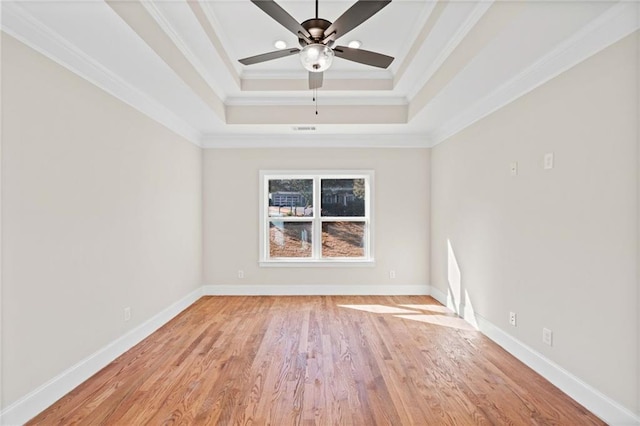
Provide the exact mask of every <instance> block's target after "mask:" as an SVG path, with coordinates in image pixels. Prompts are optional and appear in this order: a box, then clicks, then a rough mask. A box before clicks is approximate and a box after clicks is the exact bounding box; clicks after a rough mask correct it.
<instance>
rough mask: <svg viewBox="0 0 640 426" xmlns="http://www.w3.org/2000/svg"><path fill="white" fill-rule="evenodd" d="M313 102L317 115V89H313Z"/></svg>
mask: <svg viewBox="0 0 640 426" xmlns="http://www.w3.org/2000/svg"><path fill="white" fill-rule="evenodd" d="M312 93H313V102H315V104H316V115H318V89H313V92H312Z"/></svg>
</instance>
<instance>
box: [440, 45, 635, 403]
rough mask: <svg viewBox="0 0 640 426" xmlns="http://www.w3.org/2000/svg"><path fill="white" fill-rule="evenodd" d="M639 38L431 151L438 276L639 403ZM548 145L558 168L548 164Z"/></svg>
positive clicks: (518, 334)
mask: <svg viewBox="0 0 640 426" xmlns="http://www.w3.org/2000/svg"><path fill="white" fill-rule="evenodd" d="M635 43H637V39H636V38H635V36H632V37H628V38H627V39H625V40H623V41H621V42H619V43H617V44H615V45H614V46H612V47H610V48H608V49H606V50H605V51H603V52H601V53H599V54H597V55H596V56H594V57H592V58H590V59H588V60H587V61H585V62H583V63H582V64H580V65H578V66H576V67H575V68H573V69H571V70H569V71H567V72H566V73H564V74H562V75H560V76H559V77H557V78H555V79H553V80H552V81H550V82H548V83H547V84H545V85H543V86H541V87H540V88H538V89H536V90H534V91H533V92H531V93H530V94H528V95H526V96H524V97H523V98H521V99H519V100H517V101H515V102H514V103H512V104H510V105H508V106H507V107H505V108H503V109H501V110H499V111H498V112H496V113H494V114H492V115H491V116H489V117H487V118H485V119H483V120H481V121H480V122H478V123H477V124H476V125H474V126H472V127H470V128H468V129H466V130H465V131H464V132H462V133H461V134H459V135H457V136H455V137H453V138H451V139H450V140H448V141H446V142H444V143H442V144H440V145H438V146H437V147H435V148H434V149H433V150H432V163H431V166H432V176H431V178H432V186H431V191H432V221H431V232H432V241H431V252H432V258H431V259H432V261H431V285H432V286H435V287H436V288H437V289H439V290H440V291H442V292H445V293H446V292H447V291H452V292H453V293H454V295H455V296H456V298H457V299H458V301H460V299H462V300H461V301H462V304H464V305H466V307H467V308H469V305H472V308H473V310H474V311H475V312H476V314H478V315H480V316H481V317H483V318H485V319H487V320H489V321H490V322H491V323H493V324H495V325H497V326H499V327H500V328H502V329H503V330H504V331H506V332H507V333H509V334H511V335H512V336H513V337H515V338H516V339H518V340H520V341H521V342H523V343H524V344H526V345H528V346H529V347H531V348H533V349H534V350H536V351H538V352H540V353H541V354H543V355H544V356H545V357H547V358H548V359H550V360H552V361H553V362H555V363H557V364H558V365H560V366H561V367H562V368H564V369H566V370H568V371H569V372H570V373H572V374H574V375H576V376H577V377H579V378H581V379H582V380H584V381H585V382H586V383H588V384H589V385H591V386H594V387H595V388H596V389H598V390H600V391H601V392H603V393H604V394H605V395H607V396H609V397H611V398H613V399H614V400H616V401H618V402H619V403H621V404H622V405H624V406H625V407H627V408H629V409H630V410H635V412H638V408H639V407H638V405H637V403H638V397H639V395H638V388H637V386H638V382H637V378H638V374H639V370H638V354H637V351H638V339H639V337H638V336H639V335H640V329H639V328H638V318H637V315H638V310H639V306H638V296H637V292H638V288H637V286H638V279H637V275H636V274H637V271H636V268H637V264H636V262H637V259H638V257H637V256H638V253H637V250H638V215H639V211H638V185H639V182H638V133H637V132H638V130H637V123H638V116H639V115H638V112H639V111H638V97H637V94H638V91H637V89H636V85H637V84H638V75H639V73H638V64H637V61H636V52H637V50H636V46H635ZM547 152H553V153H554V155H555V168H553V169H552V170H544V169H543V167H542V164H543V156H544V154H545V153H547ZM513 161H517V162H518V167H519V174H518V176H510V173H509V164H510V162H513ZM448 244H450V246H451V252H452V253H449V250H448V247H447V246H448ZM454 263H457V268H459V272H460V279H459V280H458V279H457V277H456V275H457V273H456V265H454ZM510 311H514V312H516V313H517V314H518V326H517V327H516V328H514V327H511V326H510V325H509V324H508V314H509V312H510ZM543 327H547V328H550V329H552V330H553V333H554V344H553V347H548V346H545V345H543V343H542V338H541V336H542V328H543Z"/></svg>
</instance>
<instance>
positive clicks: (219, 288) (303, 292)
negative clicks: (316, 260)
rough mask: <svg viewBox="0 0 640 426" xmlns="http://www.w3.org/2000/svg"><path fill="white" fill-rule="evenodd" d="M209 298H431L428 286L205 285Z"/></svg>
mask: <svg viewBox="0 0 640 426" xmlns="http://www.w3.org/2000/svg"><path fill="white" fill-rule="evenodd" d="M204 294H205V295H208V296H366V295H371V296H404V295H416V296H417V295H428V294H429V286H428V285H426V284H424V285H419V284H400V285H354V284H344V285H342V284H327V285H286V284H282V285H252V284H228V285H206V286H204Z"/></svg>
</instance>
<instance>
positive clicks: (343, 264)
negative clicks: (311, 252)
mask: <svg viewBox="0 0 640 426" xmlns="http://www.w3.org/2000/svg"><path fill="white" fill-rule="evenodd" d="M259 265H260V267H261V268H362V267H365V268H367V267H368V268H371V267H374V266H376V262H375V260H373V259H359V260H263V261H260V262H259Z"/></svg>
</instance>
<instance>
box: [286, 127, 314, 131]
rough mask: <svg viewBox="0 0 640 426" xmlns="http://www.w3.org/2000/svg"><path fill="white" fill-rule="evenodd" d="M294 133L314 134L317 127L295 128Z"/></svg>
mask: <svg viewBox="0 0 640 426" xmlns="http://www.w3.org/2000/svg"><path fill="white" fill-rule="evenodd" d="M292 129H293V131H294V132H313V131H315V130H316V126H293V127H292Z"/></svg>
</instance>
